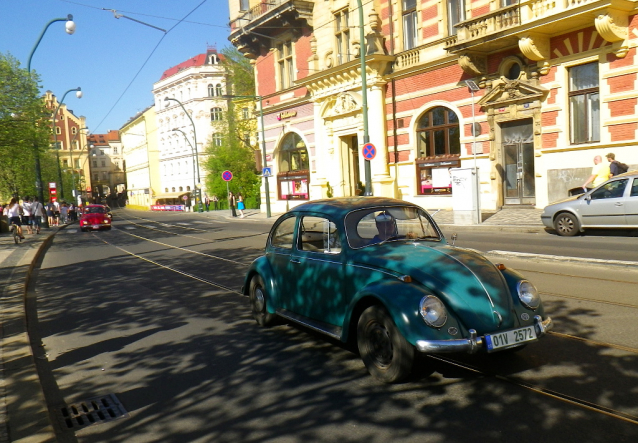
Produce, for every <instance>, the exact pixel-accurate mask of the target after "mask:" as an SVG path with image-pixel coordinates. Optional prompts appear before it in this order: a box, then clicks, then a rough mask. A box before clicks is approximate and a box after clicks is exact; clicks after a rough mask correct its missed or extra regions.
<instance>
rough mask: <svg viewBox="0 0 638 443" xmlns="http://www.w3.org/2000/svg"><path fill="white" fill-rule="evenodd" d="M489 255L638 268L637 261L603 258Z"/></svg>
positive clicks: (493, 253) (516, 254)
mask: <svg viewBox="0 0 638 443" xmlns="http://www.w3.org/2000/svg"><path fill="white" fill-rule="evenodd" d="M487 254H491V255H498V256H505V257H516V258H533V259H540V260H550V261H566V262H577V263H591V264H601V265H614V266H638V262H635V261H625V260H605V259H601V258H583V257H565V256H561V255H549V254H532V253H529V252H513V251H499V250H493V251H487Z"/></svg>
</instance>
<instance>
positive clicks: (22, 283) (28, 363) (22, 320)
mask: <svg viewBox="0 0 638 443" xmlns="http://www.w3.org/2000/svg"><path fill="white" fill-rule="evenodd" d="M57 231H58V228H52V229H43V230H42V233H41V234H39V235H33V234H32V235H29V234H26V235H25V236H26V239H25V240H24V241H22V242H21V243H20V244H18V245H16V244H15V243H14V242H13V237H12V236H11V235H10V234H8V233H4V234H1V235H0V288H1V289H0V340H1V346H0V443H5V442H20V443H40V442H55V441H56V438H55V433H54V430H53V427H52V425H51V421H50V419H49V413H48V410H47V406H46V401H45V399H44V393H43V392H42V387H41V385H40V378H39V377H38V373H37V371H36V367H35V360H34V356H33V354H32V352H31V345H30V343H29V336H28V334H27V323H26V313H25V298H26V295H27V282H28V279H29V277H30V275H31V272H32V269H33V264H34V263H35V262H36V261H37V260H38V257H39V255H40V254H41V252H42V251H43V250H44V248H45V247H46V244H47V243H48V242H49V241H50V239H52V238H53V236H54V235H55V233H56V232H57Z"/></svg>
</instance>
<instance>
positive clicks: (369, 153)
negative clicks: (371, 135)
mask: <svg viewBox="0 0 638 443" xmlns="http://www.w3.org/2000/svg"><path fill="white" fill-rule="evenodd" d="M361 153H362V154H363V158H365V159H366V160H372V159H373V158H374V157H376V155H377V148H375V147H374V145H373V144H372V143H366V144H365V145H363V148H362V149H361Z"/></svg>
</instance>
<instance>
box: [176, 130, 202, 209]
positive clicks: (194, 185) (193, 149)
mask: <svg viewBox="0 0 638 443" xmlns="http://www.w3.org/2000/svg"><path fill="white" fill-rule="evenodd" d="M171 130H172V131H177V132H181V133H182V135H183V136H184V140H186V141H187V142H188V144H189V145H190V147H191V151H192V152H193V157H195V148H193V145H192V144H191V141H190V140H189V139H188V137H186V133H185V132H184V131H182V130H181V129H178V128H173V129H171ZM193 192H194V193H195V194H197V192H198V189H197V183H196V181H195V161H193ZM200 202H201V196H200Z"/></svg>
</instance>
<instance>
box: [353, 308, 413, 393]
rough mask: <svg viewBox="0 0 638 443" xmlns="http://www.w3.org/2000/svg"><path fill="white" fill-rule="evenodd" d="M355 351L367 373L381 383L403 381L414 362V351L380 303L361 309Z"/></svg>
mask: <svg viewBox="0 0 638 443" xmlns="http://www.w3.org/2000/svg"><path fill="white" fill-rule="evenodd" d="M357 345H358V347H359V354H360V355H361V359H362V360H363V363H364V364H365V366H366V368H367V369H368V372H369V373H370V374H371V375H372V376H373V377H374V378H376V379H378V380H380V381H382V382H384V383H396V382H400V381H402V380H405V379H406V378H407V377H408V376H409V375H410V374H411V373H412V367H413V364H414V357H415V355H414V354H415V350H414V346H412V345H411V344H410V343H408V341H407V340H406V339H405V338H404V337H403V336H402V335H401V333H400V332H399V330H398V329H397V327H396V325H395V324H394V322H393V321H392V318H391V317H390V314H388V312H387V311H386V310H385V309H384V308H383V307H381V306H377V305H375V306H370V307H369V308H368V309H366V310H365V311H363V314H361V317H359V323H358V324H357Z"/></svg>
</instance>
